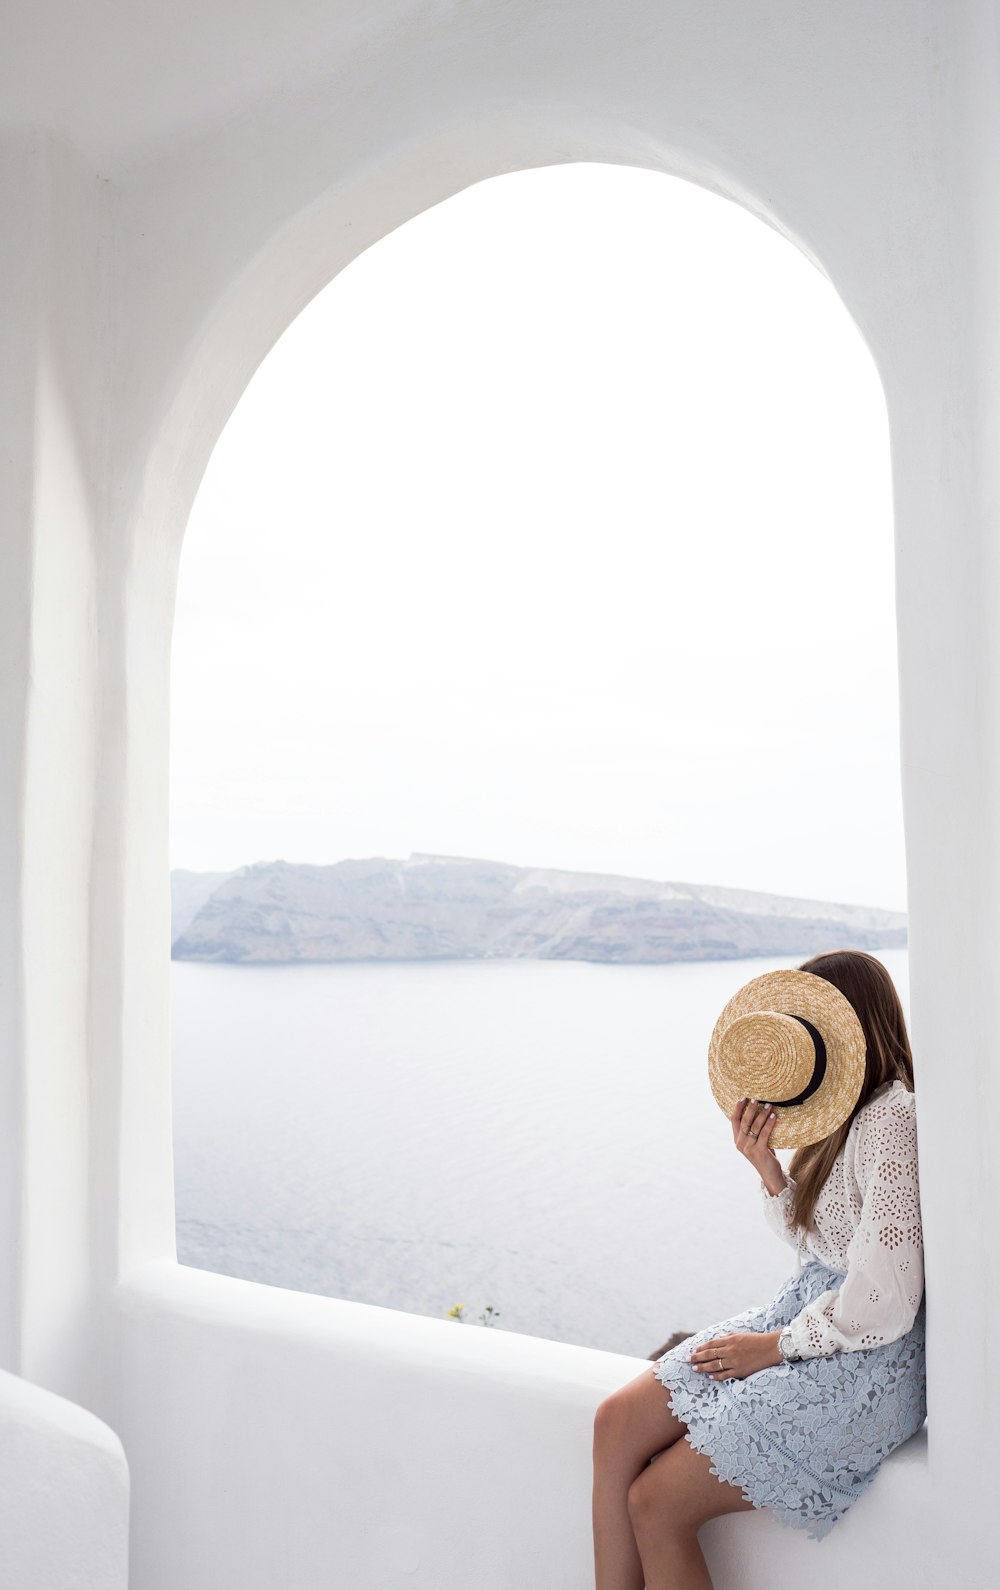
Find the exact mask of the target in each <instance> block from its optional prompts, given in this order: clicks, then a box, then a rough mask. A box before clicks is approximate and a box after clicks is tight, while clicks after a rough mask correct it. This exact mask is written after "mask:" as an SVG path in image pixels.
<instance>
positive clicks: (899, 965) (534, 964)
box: [171, 949, 909, 1358]
mask: <svg viewBox="0 0 1000 1590" xmlns="http://www.w3.org/2000/svg"><path fill="white" fill-rule="evenodd" d="M802 959H804V956H796V957H785V958H782V959H774V958H770V957H768V958H765V957H755V958H753V959H747V960H729V961H705V962H695V963H674V964H672V965H668V966H619V965H595V964H592V963H588V962H578V961H532V960H492V961H478V960H456V961H396V962H377V961H363V962H354V963H342V964H322V965H319V964H301V965H274V966H261V965H256V966H251V965H219V964H199V963H197V962H185V961H174V962H172V963H171V980H172V1046H173V1129H174V1168H175V1189H176V1211H177V1252H178V1258H179V1260H180V1262H181V1263H183V1264H187V1265H193V1266H196V1267H198V1268H200V1269H205V1270H213V1271H216V1272H218V1273H221V1274H224V1275H231V1276H238V1277H242V1278H244V1279H247V1280H252V1281H258V1282H263V1283H265V1284H267V1285H270V1286H280V1287H290V1288H293V1289H295V1290H298V1291H302V1292H312V1293H320V1294H323V1295H326V1296H330V1297H339V1298H347V1299H350V1300H352V1301H354V1302H359V1303H369V1304H375V1305H377V1306H378V1307H381V1308H391V1309H398V1310H402V1311H404V1312H407V1313H411V1314H422V1315H430V1316H433V1317H435V1318H440V1319H449V1318H450V1319H451V1323H452V1324H453V1326H454V1328H455V1329H476V1328H478V1329H495V1330H509V1331H518V1332H521V1333H523V1334H525V1335H530V1336H541V1337H546V1338H549V1339H551V1340H554V1341H561V1342H572V1343H577V1344H580V1345H582V1346H587V1347H599V1348H603V1349H606V1350H609V1351H612V1352H621V1353H627V1354H631V1355H635V1356H637V1357H641V1358H646V1357H649V1356H651V1355H652V1354H654V1353H655V1352H658V1351H660V1350H662V1347H663V1344H664V1343H665V1341H666V1340H667V1338H668V1337H669V1336H670V1335H671V1334H672V1333H673V1332H675V1331H683V1332H684V1333H685V1334H687V1333H689V1332H691V1331H694V1330H698V1329H701V1328H702V1327H703V1326H706V1325H710V1324H712V1323H713V1322H715V1321H716V1320H720V1321H721V1320H723V1319H725V1318H726V1317H727V1316H729V1315H732V1314H735V1313H738V1312H740V1311H741V1310H742V1309H745V1308H748V1307H750V1306H752V1305H755V1304H758V1303H765V1302H767V1301H769V1300H770V1298H771V1297H772V1296H773V1295H774V1293H775V1292H776V1291H777V1289H778V1287H779V1286H780V1285H781V1283H782V1281H783V1280H784V1279H785V1278H786V1277H787V1276H788V1275H789V1274H790V1273H792V1272H793V1271H794V1269H795V1266H796V1254H795V1251H794V1249H793V1248H792V1247H790V1246H788V1245H786V1244H785V1243H783V1242H782V1241H781V1240H780V1238H778V1237H776V1236H775V1235H774V1234H773V1233H772V1232H771V1231H770V1229H769V1228H768V1227H767V1225H766V1224H765V1221H764V1218H763V1212H762V1209H761V1205H760V1197H761V1194H760V1184H759V1178H758V1176H757V1173H756V1171H755V1170H753V1168H752V1167H751V1166H750V1165H749V1163H748V1162H747V1161H746V1160H745V1159H744V1158H743V1156H742V1155H741V1154H740V1153H739V1151H738V1149H737V1148H736V1146H735V1144H734V1142H733V1134H732V1127H731V1125H730V1122H729V1119H728V1117H727V1116H726V1115H725V1114H724V1113H723V1112H722V1110H721V1109H720V1108H719V1106H718V1105H717V1104H716V1102H715V1099H714V1097H713V1095H712V1092H711V1089H710V1087H709V1084H708V1068H707V1054H708V1043H709V1038H710V1036H711V1033H712V1029H713V1027H714V1025H715V1022H716V1019H717V1017H718V1015H719V1012H720V1011H721V1010H722V1008H723V1006H724V1005H725V1003H726V1001H727V1000H728V999H729V998H730V997H731V995H732V994H734V993H735V992H736V990H737V989H738V988H739V987H741V986H742V984H743V983H745V982H747V981H749V979H750V978H751V977H755V976H758V975H759V974H760V973H761V972H765V971H770V970H772V969H774V968H776V967H779V966H781V967H785V966H796V965H798V964H799V963H800V961H801V960H802ZM879 959H880V960H881V961H882V962H883V964H884V965H885V966H886V967H887V969H888V970H889V972H890V973H891V975H892V977H893V980H894V981H895V984H896V987H897V988H898V990H899V993H900V997H901V999H902V1001H903V1006H904V1010H905V1011H906V1013H907V1020H909V984H908V977H907V961H906V950H905V949H891V950H884V951H881V952H879ZM791 1152H792V1151H791V1150H790V1149H789V1150H779V1152H778V1157H779V1159H780V1161H781V1163H782V1164H783V1165H786V1166H787V1164H788V1161H789V1159H790V1158H791ZM454 1310H458V1311H459V1312H458V1313H457V1314H453V1313H452V1311H454Z"/></svg>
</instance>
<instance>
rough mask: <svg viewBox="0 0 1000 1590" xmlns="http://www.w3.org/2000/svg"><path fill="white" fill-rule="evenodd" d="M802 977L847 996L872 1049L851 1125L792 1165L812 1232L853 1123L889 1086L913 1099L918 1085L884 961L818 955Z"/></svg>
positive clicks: (847, 953) (800, 1152)
mask: <svg viewBox="0 0 1000 1590" xmlns="http://www.w3.org/2000/svg"><path fill="white" fill-rule="evenodd" d="M799 971H800V972H812V973H813V974H814V976H816V977H825V978H826V980H827V982H828V983H832V984H833V985H834V987H835V988H839V989H840V992H841V993H842V994H844V995H846V997H847V998H848V999H849V1000H850V1002H851V1004H852V1005H853V1006H854V1009H855V1011H856V1013H857V1016H858V1020H859V1021H860V1022H861V1025H862V1027H863V1028H864V1033H865V1043H866V1046H867V1054H866V1057H865V1080H864V1083H863V1084H862V1088H861V1093H860V1095H859V1097H858V1102H857V1104H856V1105H855V1106H854V1109H853V1110H852V1111H851V1113H850V1115H849V1116H848V1118H847V1120H846V1121H842V1122H841V1124H840V1125H839V1126H838V1127H837V1129H836V1131H833V1132H831V1133H830V1135H829V1137H824V1138H821V1139H820V1141H819V1142H818V1143H807V1144H806V1145H805V1146H804V1147H802V1148H797V1149H796V1150H795V1152H794V1154H793V1155H792V1157H791V1160H790V1161H789V1164H788V1173H789V1175H790V1176H791V1177H792V1178H793V1180H794V1181H795V1192H794V1193H793V1194H792V1209H791V1213H792V1219H793V1221H794V1223H795V1225H796V1226H799V1227H801V1229H802V1230H803V1231H807V1230H808V1229H809V1227H810V1226H811V1224H812V1220H813V1213H814V1211H815V1208H816V1200H817V1198H818V1197H819V1193H820V1189H821V1187H822V1186H823V1183H824V1182H825V1181H826V1179H827V1177H828V1176H829V1174H830V1171H831V1170H832V1169H833V1165H834V1161H835V1160H836V1158H837V1155H838V1154H839V1153H840V1150H841V1149H842V1148H843V1146H844V1144H845V1142H846V1141H847V1134H848V1132H849V1131H850V1129H851V1122H852V1121H853V1120H854V1117H855V1116H856V1115H857V1113H858V1111H859V1110H860V1109H862V1108H863V1106H864V1105H865V1104H867V1102H868V1100H869V1099H870V1098H871V1096H872V1094H873V1093H875V1092H877V1090H878V1089H879V1088H880V1087H882V1085H883V1083H886V1082H892V1081H894V1080H895V1079H896V1078H899V1080H900V1081H902V1082H904V1083H905V1084H906V1086H907V1088H908V1089H909V1090H910V1092H911V1093H913V1092H914V1084H913V1055H912V1053H911V1050H910V1040H909V1037H908V1036H907V1032H906V1018H905V1016H904V1014H903V1007H902V1004H901V1003H900V999H899V994H898V993H897V992H896V985H895V983H894V982H893V980H892V978H891V977H890V976H889V973H888V972H887V971H886V969H885V967H884V966H883V965H882V962H881V961H880V960H877V959H876V958H875V956H874V955H867V954H866V953H865V951H864V950H831V951H830V952H829V954H826V955H813V956H812V957H811V958H810V959H809V960H808V961H803V962H802V965H801V966H800V967H799Z"/></svg>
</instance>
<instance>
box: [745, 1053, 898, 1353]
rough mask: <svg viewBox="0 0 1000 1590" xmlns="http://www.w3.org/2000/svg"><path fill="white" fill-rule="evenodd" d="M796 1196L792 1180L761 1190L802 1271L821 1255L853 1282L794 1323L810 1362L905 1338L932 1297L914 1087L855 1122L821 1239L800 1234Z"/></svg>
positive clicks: (870, 1107) (828, 1196) (835, 1170)
mask: <svg viewBox="0 0 1000 1590" xmlns="http://www.w3.org/2000/svg"><path fill="white" fill-rule="evenodd" d="M786 1174H787V1173H786ZM794 1188H795V1182H794V1181H793V1180H792V1179H791V1177H789V1178H788V1184H787V1186H785V1187H784V1188H782V1190H781V1192H780V1193H777V1194H771V1193H769V1192H768V1190H767V1188H766V1187H765V1186H764V1183H763V1182H761V1183H760V1189H761V1197H762V1199H763V1204H764V1214H765V1218H766V1219H767V1221H768V1224H769V1225H770V1226H772V1227H773V1229H774V1230H775V1231H776V1232H777V1233H778V1235H779V1236H781V1237H783V1238H784V1239H785V1241H786V1242H789V1243H791V1245H792V1246H793V1247H794V1248H795V1249H796V1250H797V1251H798V1254H799V1262H798V1268H799V1270H801V1269H802V1267H803V1265H804V1264H806V1263H807V1262H808V1259H809V1258H810V1256H812V1257H815V1258H817V1259H819V1260H821V1262H822V1263H823V1264H827V1265H829V1266H830V1267H831V1268H832V1269H834V1270H838V1271H840V1272H841V1273H842V1274H843V1276H844V1280H843V1281H842V1282H841V1284H840V1286H839V1288H833V1289H831V1290H830V1291H827V1292H821V1293H820V1295H819V1296H818V1297H817V1298H815V1299H814V1300H813V1301H812V1302H811V1303H807V1304H806V1306H805V1308H803V1309H802V1310H801V1311H800V1312H799V1313H798V1314H796V1315H795V1318H794V1319H793V1320H792V1321H791V1322H790V1324H789V1327H788V1330H789V1333H790V1335H791V1339H792V1343H793V1345H794V1348H795V1351H796V1352H797V1353H798V1354H799V1356H800V1358H818V1357H828V1356H829V1355H830V1354H831V1353H836V1352H850V1351H853V1350H855V1349H856V1348H859V1347H875V1346H878V1345H879V1344H880V1343H883V1342H894V1341H897V1340H898V1339H899V1337H901V1336H905V1334H906V1332H907V1331H908V1330H909V1329H910V1327H911V1326H912V1324H913V1322H914V1320H915V1318H916V1314H917V1309H918V1307H919V1305H920V1299H921V1296H922V1294H923V1289H924V1264H923V1238H922V1229H921V1221H920V1189H919V1182H918V1179H917V1120H916V1099H915V1096H914V1094H912V1093H911V1092H910V1090H909V1088H907V1086H906V1084H905V1083H904V1082H901V1081H899V1080H898V1079H896V1080H894V1081H893V1082H890V1083H889V1084H887V1085H884V1086H883V1087H882V1088H881V1089H880V1090H879V1091H878V1093H875V1094H873V1095H872V1097H871V1098H870V1099H869V1100H868V1102H867V1103H866V1104H865V1105H864V1106H863V1107H862V1108H861V1109H860V1110H859V1111H858V1113H857V1115H856V1116H855V1117H854V1120H853V1121H852V1122H851V1129H850V1131H849V1132H848V1134H847V1140H846V1142H845V1143H844V1146H843V1148H842V1149H841V1151H840V1153H839V1155H838V1156H837V1158H836V1160H835V1161H834V1164H833V1167H832V1169H831V1171H830V1174H829V1176H828V1177H827V1179H826V1181H825V1182H824V1184H823V1186H822V1188H821V1189H820V1194H819V1198H818V1199H817V1203H816V1213H815V1217H814V1220H815V1230H810V1231H808V1232H802V1231H800V1230H796V1229H795V1228H794V1227H793V1226H792V1223H791V1201H792V1193H793V1191H794Z"/></svg>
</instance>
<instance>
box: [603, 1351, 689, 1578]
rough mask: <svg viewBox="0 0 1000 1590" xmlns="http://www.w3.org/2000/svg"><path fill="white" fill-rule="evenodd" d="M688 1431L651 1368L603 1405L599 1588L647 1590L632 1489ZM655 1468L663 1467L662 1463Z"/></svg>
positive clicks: (608, 1398)
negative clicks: (632, 1509)
mask: <svg viewBox="0 0 1000 1590" xmlns="http://www.w3.org/2000/svg"><path fill="white" fill-rule="evenodd" d="M686 1429H687V1425H685V1424H684V1423H683V1422H682V1421H681V1420H680V1419H678V1418H676V1417H675V1416H674V1414H672V1413H671V1411H670V1402H669V1393H668V1391H667V1389H666V1387H665V1386H663V1385H661V1383H660V1381H658V1380H657V1378H656V1376H655V1375H654V1374H653V1372H652V1370H651V1369H644V1370H643V1371H642V1373H641V1374H640V1375H638V1376H637V1377H636V1378H635V1379H634V1380H630V1381H629V1382H628V1383H627V1384H626V1385H624V1386H622V1387H621V1389H620V1390H619V1391H615V1392H612V1394H611V1396H610V1397H606V1398H605V1399H604V1401H603V1402H602V1403H601V1404H600V1405H599V1406H598V1409H597V1412H596V1414H595V1416H594V1492H593V1521H594V1572H595V1581H596V1590H644V1586H645V1584H646V1578H645V1575H644V1573H643V1565H642V1561H641V1560H640V1557H639V1549H638V1547H637V1546H636V1538H635V1534H634V1531H633V1528H632V1522H631V1519H630V1517H629V1504H628V1497H629V1487H630V1486H631V1484H632V1483H633V1481H634V1480H635V1479H636V1477H637V1475H639V1474H641V1473H642V1472H643V1470H644V1469H646V1468H647V1467H648V1466H649V1464H650V1460H651V1459H652V1458H654V1457H655V1456H656V1455H657V1453H662V1452H664V1450H665V1449H666V1448H667V1447H671V1446H673V1444H674V1443H675V1442H679V1441H680V1438H681V1436H682V1435H683V1434H684V1432H685V1430H686ZM682 1444H685V1445H686V1444H687V1443H682ZM660 1461H662V1459H660ZM652 1467H653V1468H658V1467H659V1461H658V1462H656V1463H654V1464H653V1465H652ZM692 1582H693V1583H696V1582H697V1581H692Z"/></svg>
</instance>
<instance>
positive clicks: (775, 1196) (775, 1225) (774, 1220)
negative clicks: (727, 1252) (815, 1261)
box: [760, 1172, 804, 1248]
mask: <svg viewBox="0 0 1000 1590" xmlns="http://www.w3.org/2000/svg"><path fill="white" fill-rule="evenodd" d="M795 1186H796V1183H795V1180H794V1178H793V1177H791V1176H789V1175H788V1174H787V1172H786V1174H785V1185H784V1187H782V1189H781V1191H780V1192H777V1193H771V1192H770V1191H769V1189H768V1187H767V1185H766V1183H765V1182H764V1181H763V1180H761V1182H760V1196H761V1202H762V1205H763V1209H764V1218H765V1220H766V1221H767V1223H768V1225H769V1226H770V1227H771V1230H772V1231H774V1232H775V1233H776V1235H777V1236H779V1237H782V1238H783V1239H784V1240H785V1241H786V1242H788V1243H790V1244H791V1246H792V1247H793V1248H799V1247H801V1246H802V1245H803V1241H804V1237H803V1233H802V1231H801V1229H800V1228H799V1227H798V1226H796V1225H794V1224H793V1223H792V1198H793V1196H794V1194H795Z"/></svg>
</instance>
